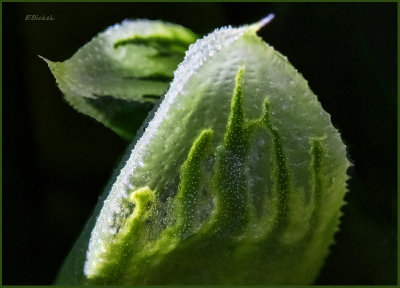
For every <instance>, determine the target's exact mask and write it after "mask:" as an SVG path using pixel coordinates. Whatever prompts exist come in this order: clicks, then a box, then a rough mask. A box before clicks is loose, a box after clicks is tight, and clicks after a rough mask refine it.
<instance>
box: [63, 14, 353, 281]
mask: <svg viewBox="0 0 400 288" xmlns="http://www.w3.org/2000/svg"><path fill="white" fill-rule="evenodd" d="M269 19H270V18H266V19H264V20H263V21H261V22H259V23H256V24H254V25H251V26H243V27H240V28H230V27H226V28H221V29H219V30H216V31H215V32H213V33H211V34H210V35H208V36H207V37H205V38H203V39H201V40H199V41H197V42H196V44H194V45H192V46H191V47H190V49H189V51H188V52H187V53H186V57H185V60H184V61H183V63H182V64H181V65H179V68H178V70H177V71H176V73H175V78H174V81H173V82H172V84H171V87H170V89H169V91H168V93H167V94H166V96H165V98H164V100H163V102H162V103H161V105H160V106H159V108H158V110H157V112H156V113H155V115H154V118H153V119H152V120H150V121H149V123H148V125H147V128H146V130H145V132H144V134H143V136H142V137H141V138H140V139H139V140H138V142H137V143H136V144H135V146H134V148H133V150H132V151H131V154H130V156H129V159H128V160H127V161H126V163H125V162H124V165H125V166H124V167H123V168H122V169H121V171H120V174H119V176H118V177H117V178H116V180H115V182H114V184H113V185H112V186H111V187H110V189H109V191H106V193H107V196H106V197H107V199H106V200H105V201H104V203H99V204H98V205H97V207H96V210H95V213H94V215H93V217H92V218H91V219H90V221H89V223H88V225H87V226H86V228H85V230H84V232H83V234H82V235H81V237H80V238H79V240H78V242H77V244H76V245H75V247H74V248H73V250H72V252H71V254H70V256H69V257H68V258H67V260H66V262H65V264H64V266H63V267H62V269H61V271H60V274H59V278H58V283H59V284H83V283H86V284H113V285H117V284H309V283H312V282H313V281H314V280H315V278H316V277H317V275H318V273H319V271H320V269H321V267H322V265H323V261H324V259H325V257H326V255H327V254H328V251H329V246H330V245H331V244H332V242H333V236H334V233H335V232H336V231H337V229H338V224H339V218H340V215H341V211H340V209H341V207H342V205H343V203H344V201H343V197H344V195H345V192H346V181H347V179H348V176H347V173H346V171H347V168H348V167H349V162H348V160H347V158H346V148H345V146H344V144H343V142H342V140H341V138H340V135H339V133H338V131H337V130H336V129H335V128H334V127H333V125H332V123H331V121H330V115H329V114H328V113H326V112H325V111H324V110H323V108H322V107H321V104H320V103H319V101H318V99H317V97H316V96H315V95H314V94H313V93H312V91H311V90H310V88H309V86H308V84H307V82H306V81H305V80H304V79H303V77H302V76H301V75H300V74H299V73H298V72H297V71H296V69H295V68H293V66H292V65H291V64H290V63H289V62H288V60H287V59H286V57H284V56H282V55H281V54H280V53H278V52H276V51H275V50H274V49H273V48H272V47H271V46H269V45H267V44H266V43H265V42H263V40H262V39H261V38H259V37H258V36H257V35H256V31H257V30H258V29H259V28H260V27H261V26H262V25H264V24H265V23H266V22H267V20H269ZM129 41H130V40H129Z"/></svg>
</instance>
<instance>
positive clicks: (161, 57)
mask: <svg viewBox="0 0 400 288" xmlns="http://www.w3.org/2000/svg"><path fill="white" fill-rule="evenodd" d="M195 40H196V35H195V34H194V33H193V32H191V31H190V30H189V29H186V28H184V27H182V26H179V25H175V24H170V23H165V22H161V21H149V20H136V21H130V20H125V21H124V22H122V23H121V24H120V25H118V24H116V25H114V26H111V27H109V28H108V29H106V30H105V31H104V32H102V33H100V34H98V35H97V36H96V37H94V38H93V39H92V40H91V41H90V42H89V43H87V44H86V45H85V46H83V47H82V48H81V49H79V50H78V51H77V52H76V53H75V54H74V55H73V56H72V57H71V58H70V59H69V60H66V61H64V62H51V61H49V60H46V62H47V63H48V65H49V67H50V70H51V72H52V73H53V75H54V77H55V78H56V81H57V84H58V85H59V87H60V89H61V91H62V92H63V94H64V97H65V99H66V100H67V101H68V102H69V103H70V104H71V105H72V106H73V107H74V108H75V109H76V110H78V111H79V112H81V113H84V114H86V115H89V116H91V117H93V118H95V119H96V120H98V121H99V122H101V123H103V124H104V125H105V126H107V127H109V128H111V129H112V130H114V131H115V132H116V133H118V134H119V135H120V136H122V137H123V138H125V139H127V140H132V138H133V136H134V135H135V132H136V130H137V128H138V127H139V126H140V125H141V124H142V121H143V120H144V118H145V117H146V116H147V112H148V111H149V110H150V109H151V108H152V106H153V104H154V103H155V102H157V101H158V99H160V98H161V97H162V96H163V95H164V94H165V92H166V90H167V89H168V87H169V84H170V82H171V81H172V79H173V72H174V71H175V69H176V68H177V66H178V64H179V63H180V62H181V61H182V60H183V58H184V56H185V51H186V50H187V48H188V46H189V45H190V44H191V43H193V42H194V41H195Z"/></svg>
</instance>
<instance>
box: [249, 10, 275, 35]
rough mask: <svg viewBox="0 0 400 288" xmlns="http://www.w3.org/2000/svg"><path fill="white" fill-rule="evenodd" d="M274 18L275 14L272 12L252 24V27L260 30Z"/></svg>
mask: <svg viewBox="0 0 400 288" xmlns="http://www.w3.org/2000/svg"><path fill="white" fill-rule="evenodd" d="M274 18H275V14H274V13H270V14H268V15H267V16H266V17H264V18H262V19H261V20H260V21H258V22H256V23H254V24H253V25H251V28H252V29H254V31H258V30H260V29H261V28H263V27H264V26H265V25H267V24H268V23H269V22H271V21H272V20H273V19H274Z"/></svg>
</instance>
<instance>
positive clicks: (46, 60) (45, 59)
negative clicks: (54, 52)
mask: <svg viewBox="0 0 400 288" xmlns="http://www.w3.org/2000/svg"><path fill="white" fill-rule="evenodd" d="M37 56H38V57H39V58H40V59H42V60H43V61H44V62H46V63H47V65H50V64H51V63H53V62H52V61H50V60H49V59H47V58H45V57H43V56H40V55H37Z"/></svg>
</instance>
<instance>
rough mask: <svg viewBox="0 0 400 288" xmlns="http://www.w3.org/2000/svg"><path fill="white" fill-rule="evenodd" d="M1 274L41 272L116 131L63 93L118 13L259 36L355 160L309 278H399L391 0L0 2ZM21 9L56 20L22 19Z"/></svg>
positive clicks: (55, 262)
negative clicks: (328, 242) (67, 68)
mask: <svg viewBox="0 0 400 288" xmlns="http://www.w3.org/2000/svg"><path fill="white" fill-rule="evenodd" d="M2 6H3V39H2V41H3V55H2V56H3V67H2V69H3V94H2V104H3V109H2V117H3V118H2V121H3V122H2V124H3V125H2V129H3V130H2V133H3V134H2V135H3V142H2V145H3V146H2V148H3V150H2V168H3V174H2V177H3V178H2V179H3V183H2V184H3V186H2V189H3V190H2V200H3V202H2V204H3V205H2V212H3V218H2V219H3V225H2V229H3V231H2V232H3V234H2V236H3V239H2V240H3V247H2V249H3V250H2V252H3V265H2V267H3V279H2V280H3V284H51V283H52V281H53V280H54V277H55V275H56V273H57V270H58V268H59V266H60V265H61V262H62V260H63V259H64V257H65V256H66V254H67V253H68V251H69V249H70V248H71V246H72V244H73V243H74V241H75V239H76V238H77V236H78V235H79V233H80V230H81V229H82V227H83V225H84V223H85V221H86V220H87V218H88V217H89V215H90V213H91V210H92V209H93V207H94V205H95V203H96V201H97V197H98V195H99V193H100V192H101V189H102V187H103V186H104V185H105V184H106V182H107V180H108V177H109V176H110V175H111V173H112V170H113V168H114V167H115V165H117V163H118V160H119V157H120V156H121V155H122V154H123V152H124V149H125V148H126V146H127V144H128V143H126V142H124V141H123V140H121V139H120V138H119V137H118V136H117V135H115V134H114V133H113V132H111V131H110V130H108V129H107V128H105V127H103V126H102V125H101V124H99V123H97V122H96V121H95V120H92V119H91V118H89V117H87V116H84V115H82V114H79V113H77V112H76V111H74V110H73V108H71V107H69V105H67V104H66V103H65V102H64V101H63V100H62V97H61V92H60V91H59V90H58V88H57V87H56V84H55V80H54V78H53V76H52V75H51V73H50V71H49V70H48V68H47V65H46V64H45V63H44V62H43V61H41V60H40V59H39V58H38V57H37V55H38V54H40V55H43V56H45V57H46V58H48V59H50V60H53V61H64V60H66V59H68V58H69V57H71V56H72V54H73V53H74V52H75V51H76V50H77V49H79V48H80V47H81V46H82V45H84V44H85V43H86V42H88V41H89V40H90V39H91V38H92V37H93V36H94V35H95V34H97V33H98V32H100V31H102V30H104V29H105V28H106V27H107V26H110V25H113V24H114V23H117V22H121V21H122V20H123V19H125V18H148V19H162V20H166V21H171V22H175V23H178V24H181V25H183V26H185V27H188V28H190V29H192V30H193V31H195V32H196V33H199V34H207V33H209V32H211V31H212V30H213V29H214V28H217V27H220V26H224V25H229V24H231V25H234V26H235V25H241V24H246V23H252V22H255V21H257V20H259V19H260V18H262V17H264V16H265V15H267V14H268V13H270V12H274V13H275V14H276V18H275V20H274V21H273V22H272V23H271V24H269V25H268V26H267V27H265V28H264V29H263V30H262V31H261V32H260V35H261V36H262V37H263V38H264V39H265V40H266V41H267V42H268V43H270V44H271V45H273V46H274V47H275V48H276V49H277V50H278V51H280V52H281V53H282V54H284V55H286V56H287V57H288V58H289V60H290V61H291V63H292V64H293V65H294V66H295V67H296V68H297V69H298V70H299V71H300V72H301V73H302V74H303V75H304V77H305V78H306V79H307V80H308V81H309V84H310V86H311V89H312V90H313V91H314V93H315V94H316V95H318V97H319V99H320V101H321V103H322V105H323V107H324V108H325V110H326V111H328V112H329V113H330V114H331V115H332V121H333V123H334V125H335V126H336V127H337V128H338V129H339V130H340V131H341V133H342V137H343V139H344V141H345V143H346V144H347V145H348V151H349V154H350V155H351V158H352V159H353V162H354V163H355V166H354V167H353V168H352V169H351V171H350V172H349V173H350V174H351V175H352V177H353V178H352V179H351V181H350V182H349V188H350V193H348V194H347V196H346V200H347V202H348V205H347V206H345V207H344V208H343V211H344V213H345V216H344V217H343V218H342V225H341V231H340V232H339V233H338V234H336V236H335V238H336V245H334V246H333V247H332V248H331V250H332V253H331V254H330V256H329V257H328V259H327V261H326V265H325V267H324V268H323V270H322V272H321V275H320V277H319V279H318V280H317V284H396V281H397V277H396V271H397V270H396V268H397V267H396V263H397V229H396V227H397V189H396V187H397V183H396V181H397V180H396V175H397V165H396V160H397V149H396V147H397V145H396V140H397V137H396V136H397V97H396V96H397V3H349V4H347V3H346V4H345V3H343V4H333V3H318V4H310V3H307V4H300V3H299V4H289V3H288V4H275V3H174V4H169V3H168V4H167V3H165V4H161V3H113V4H111V3H76V4H66V3H49V4H45V3H2ZM28 14H35V15H40V16H41V15H47V16H49V15H52V16H53V17H54V18H55V20H54V21H47V22H46V21H25V16H26V15H28Z"/></svg>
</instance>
